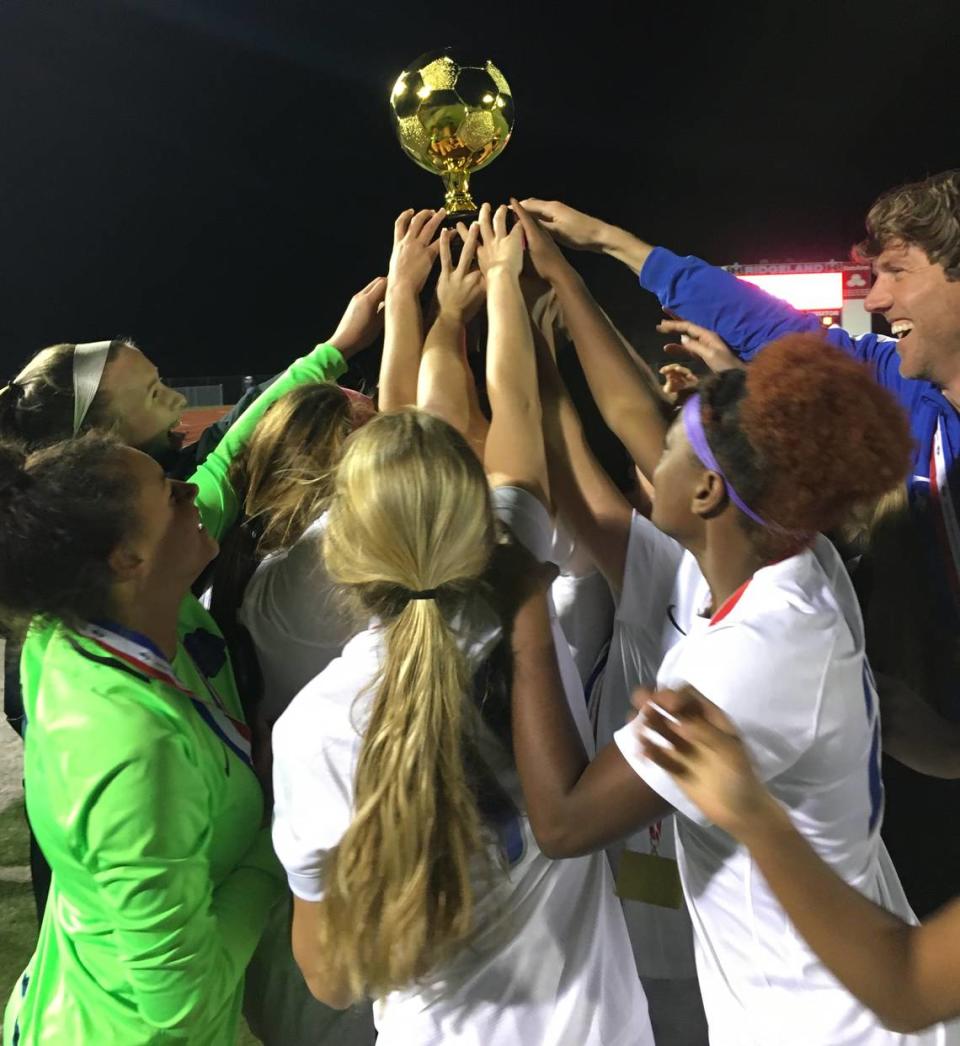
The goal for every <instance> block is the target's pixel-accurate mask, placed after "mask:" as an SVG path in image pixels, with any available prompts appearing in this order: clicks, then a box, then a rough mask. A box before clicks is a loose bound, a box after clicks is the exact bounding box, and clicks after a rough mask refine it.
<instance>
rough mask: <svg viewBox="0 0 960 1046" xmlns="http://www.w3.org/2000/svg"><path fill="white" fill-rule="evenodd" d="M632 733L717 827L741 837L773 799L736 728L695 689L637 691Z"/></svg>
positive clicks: (649, 754)
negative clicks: (636, 712) (758, 776)
mask: <svg viewBox="0 0 960 1046" xmlns="http://www.w3.org/2000/svg"><path fill="white" fill-rule="evenodd" d="M632 701H633V705H634V707H635V708H636V709H637V711H638V712H639V713H640V714H639V715H638V716H637V717H636V718H635V719H634V720H633V724H632V726H633V732H634V734H635V736H636V738H637V741H638V742H639V743H640V746H641V748H642V749H643V754H644V755H645V756H646V757H647V758H648V759H649V760H650V761H651V762H653V763H656V764H657V766H660V767H662V768H663V769H664V770H666V771H667V773H669V774H670V775H671V776H672V777H673V778H674V780H675V781H676V782H677V784H678V785H679V786H680V787H681V788H682V789H683V791H684V793H685V794H686V795H687V797H688V798H689V799H690V800H691V801H692V802H694V803H696V805H697V806H698V807H700V809H701V810H702V811H703V813H704V815H705V816H706V817H707V818H709V820H710V821H712V822H713V823H714V824H715V825H717V826H718V827H720V828H723V829H724V830H725V831H727V832H729V833H730V834H731V835H733V836H735V837H737V838H741V839H742V838H743V836H744V834H746V833H748V832H749V828H750V826H751V823H752V822H753V821H754V820H755V819H756V818H758V817H760V816H762V815H763V813H764V811H765V810H770V809H771V808H770V804H771V803H772V804H774V805H775V802H776V801H775V800H774V799H773V797H772V796H771V795H770V793H769V792H768V791H767V789H766V788H765V787H764V785H763V784H762V783H761V782H760V781H759V779H758V778H757V776H756V774H755V773H754V771H753V767H752V765H751V763H750V756H749V755H748V754H747V750H746V748H745V747H744V745H743V742H742V741H741V740H740V735H739V734H738V733H737V730H736V727H735V726H734V725H733V723H732V722H731V721H730V719H729V718H728V717H727V716H726V715H725V714H724V713H723V712H722V711H721V710H720V709H719V708H718V707H717V706H716V705H715V704H713V702H711V701H708V700H707V699H706V698H705V697H703V696H702V695H701V694H698V693H697V692H696V691H695V690H693V689H692V688H689V687H688V688H685V689H684V690H681V691H675V690H658V691H656V692H653V691H650V690H644V689H638V690H635V691H634V694H633V698H632Z"/></svg>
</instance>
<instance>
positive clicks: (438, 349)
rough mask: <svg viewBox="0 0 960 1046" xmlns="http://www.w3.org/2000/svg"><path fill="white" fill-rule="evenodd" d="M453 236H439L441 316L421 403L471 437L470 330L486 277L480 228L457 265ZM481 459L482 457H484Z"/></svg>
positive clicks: (430, 337) (424, 360)
mask: <svg viewBox="0 0 960 1046" xmlns="http://www.w3.org/2000/svg"><path fill="white" fill-rule="evenodd" d="M451 236H452V234H451V232H450V230H449V229H444V230H443V231H442V232H441V233H440V279H439V281H438V282H437V302H438V305H439V308H438V310H437V318H436V320H435V321H434V323H433V326H432V327H431V328H430V331H429V333H428V334H427V337H426V340H425V341H424V344H423V355H422V357H421V359H420V375H419V380H418V382H417V405H418V406H420V407H422V408H423V409H424V410H426V411H429V412H430V413H431V414H436V415H437V417H440V418H443V419H444V421H447V422H449V424H451V425H452V426H453V427H454V428H455V429H457V431H458V432H460V433H462V434H463V435H464V436H466V437H467V438H468V439H469V438H470V423H471V417H472V410H471V408H472V404H473V402H474V401H475V399H476V389H475V388H474V382H473V374H472V372H471V370H470V367H469V365H468V363H467V358H466V345H465V340H466V328H467V324H468V323H469V322H470V320H471V319H472V318H473V316H474V314H475V313H476V311H477V309H478V308H479V307H480V305H481V304H482V303H483V296H484V285H483V276H482V274H481V273H480V271H479V270H478V269H476V268H474V261H475V260H476V254H477V243H478V241H479V239H480V229H479V226H475V227H474V228H473V229H471V230H470V231H469V232H468V233H467V238H466V241H465V242H464V245H463V250H462V252H461V254H460V258H459V260H458V262H457V264H456V265H454V263H453V257H452V254H451V249H450V240H451ZM481 460H482V459H481Z"/></svg>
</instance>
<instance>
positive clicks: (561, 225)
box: [523, 199, 654, 275]
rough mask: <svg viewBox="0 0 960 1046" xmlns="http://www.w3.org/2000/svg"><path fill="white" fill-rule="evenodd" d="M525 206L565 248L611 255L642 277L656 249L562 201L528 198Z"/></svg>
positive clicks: (625, 231) (524, 202)
mask: <svg viewBox="0 0 960 1046" xmlns="http://www.w3.org/2000/svg"><path fill="white" fill-rule="evenodd" d="M523 207H524V208H525V209H526V210H527V211H528V212H529V213H530V214H532V215H533V216H534V217H535V218H537V219H539V220H540V221H541V222H542V223H543V224H544V226H545V227H546V228H547V229H548V230H549V231H550V235H551V236H552V237H553V238H554V239H556V240H559V242H560V243H562V244H564V246H566V247H572V248H573V249H574V250H578V251H595V252H597V253H599V254H609V255H610V257H611V258H616V259H617V261H619V262H623V264H624V265H626V266H627V267H628V268H630V269H632V270H633V271H634V272H635V273H637V274H638V275H639V274H640V273H641V272H642V271H643V266H644V265H645V264H646V261H647V258H649V257H650V254H651V253H652V251H653V250H654V248H653V247H652V246H651V245H650V244H649V243H646V242H645V241H644V240H641V239H640V237H639V236H634V235H633V233H631V232H627V230H626V229H621V228H619V227H618V226H616V225H611V224H610V223H609V222H605V221H602V220H601V219H600V218H594V217H593V216H592V215H589V214H584V213H583V211H578V210H575V209H574V208H573V207H568V206H567V205H566V204H565V203H560V202H559V201H558V200H536V199H528V200H524V201H523Z"/></svg>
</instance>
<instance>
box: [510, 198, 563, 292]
mask: <svg viewBox="0 0 960 1046" xmlns="http://www.w3.org/2000/svg"><path fill="white" fill-rule="evenodd" d="M510 209H511V210H512V211H513V213H514V214H515V215H516V216H517V222H518V224H519V225H520V226H521V228H522V229H523V235H524V237H525V238H526V241H527V252H528V253H527V257H528V258H529V259H530V262H531V264H532V265H533V268H534V270H535V271H536V273H537V275H538V276H539V277H540V278H541V279H544V280H546V281H547V283H549V284H550V285H551V286H552V285H553V284H555V283H556V282H557V281H558V280H559V279H561V278H562V277H563V276H564V274H566V273H569V271H570V269H571V265H570V263H569V262H568V261H567V259H566V258H564V256H563V252H562V251H561V250H560V248H559V247H558V246H557V245H556V243H555V242H554V240H553V237H552V236H550V235H549V234H548V233H546V232H545V231H544V228H543V226H542V225H541V224H540V222H539V221H537V219H536V218H535V217H534V216H533V215H532V214H531V213H530V212H529V211H528V210H527V209H526V208H525V207H524V206H523V204H521V203H519V202H518V201H517V200H515V199H513V197H511V198H510Z"/></svg>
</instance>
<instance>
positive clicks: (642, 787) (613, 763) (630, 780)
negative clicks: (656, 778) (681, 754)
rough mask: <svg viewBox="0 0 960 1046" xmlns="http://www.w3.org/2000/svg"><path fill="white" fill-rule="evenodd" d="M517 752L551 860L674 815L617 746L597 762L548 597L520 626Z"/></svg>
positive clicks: (516, 628) (534, 821) (520, 614)
mask: <svg viewBox="0 0 960 1046" xmlns="http://www.w3.org/2000/svg"><path fill="white" fill-rule="evenodd" d="M512 646H513V689H512V721H513V750H514V756H515V758H516V762H517V771H518V773H519V775H520V782H521V785H522V786H523V794H524V799H525V801H526V806H527V815H528V817H529V818H530V826H531V828H532V829H533V833H534V835H535V836H536V839H537V842H538V843H539V845H540V848H541V849H542V850H543V852H544V853H545V854H546V855H547V856H548V857H575V856H577V855H580V854H585V853H592V852H594V851H596V850H601V849H603V848H604V847H606V846H609V845H610V844H611V843H613V842H616V841H617V840H618V839H622V838H623V837H624V836H627V835H629V834H631V833H632V832H634V831H635V830H636V829H638V828H642V827H643V826H644V825H647V824H650V823H652V822H653V821H656V820H658V819H659V818H661V817H663V816H664V815H665V814H667V813H669V812H670V806H669V805H668V804H667V802H666V801H665V800H664V799H663V798H661V797H660V796H659V795H657V793H656V792H654V791H653V789H651V788H650V787H649V786H648V785H647V784H646V783H645V782H644V781H643V779H642V778H641V777H640V776H639V775H638V774H637V773H635V772H634V770H633V769H632V768H631V766H630V765H629V764H628V763H627V761H626V759H625V758H624V757H623V756H622V755H621V753H620V749H619V748H618V747H617V746H616V745H615V744H608V745H607V746H606V747H605V748H603V749H602V750H601V751H600V752H599V754H598V755H597V757H596V758H595V759H594V760H593V762H592V763H591V762H590V761H589V759H588V758H587V755H586V752H585V751H584V749H583V744H582V743H581V741H580V736H579V734H578V732H577V728H576V725H575V724H574V721H573V715H572V713H571V711H570V707H569V705H568V704H567V701H566V698H565V695H564V691H563V683H562V681H561V679H560V670H559V668H558V665H557V656H556V650H555V648H554V645H553V634H552V631H551V627H550V615H549V611H548V608H547V600H546V595H545V592H544V591H543V590H542V588H541V589H540V590H539V591H533V592H531V593H530V594H529V595H528V597H527V598H526V599H525V600H523V602H522V603H521V605H520V609H519V610H518V611H517V614H516V617H515V618H514V622H513V631H512Z"/></svg>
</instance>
